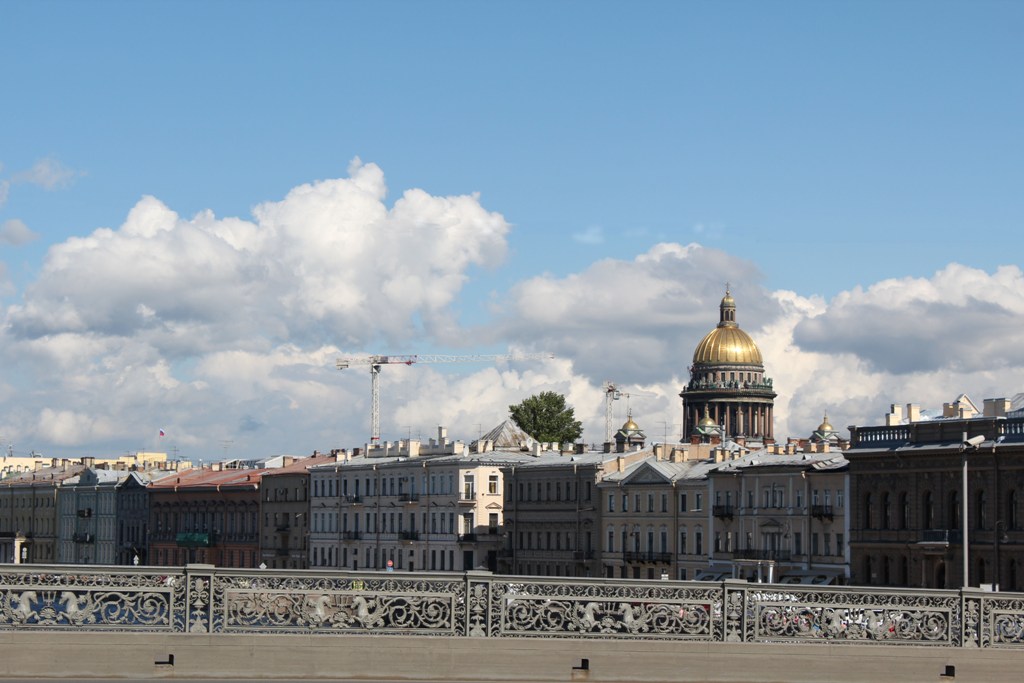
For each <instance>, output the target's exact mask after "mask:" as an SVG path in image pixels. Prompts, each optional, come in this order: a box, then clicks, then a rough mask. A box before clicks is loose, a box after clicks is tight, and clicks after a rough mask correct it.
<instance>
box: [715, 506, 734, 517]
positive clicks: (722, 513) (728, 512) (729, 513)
mask: <svg viewBox="0 0 1024 683" xmlns="http://www.w3.org/2000/svg"><path fill="white" fill-rule="evenodd" d="M711 514H713V515H714V516H715V517H717V518H718V519H732V518H733V514H734V511H733V507H732V505H713V506H711Z"/></svg>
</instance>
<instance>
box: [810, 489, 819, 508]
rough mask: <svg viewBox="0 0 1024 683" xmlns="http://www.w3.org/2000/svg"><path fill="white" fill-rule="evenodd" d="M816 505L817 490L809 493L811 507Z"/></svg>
mask: <svg viewBox="0 0 1024 683" xmlns="http://www.w3.org/2000/svg"><path fill="white" fill-rule="evenodd" d="M817 504H818V489H814V490H813V491H811V505H817Z"/></svg>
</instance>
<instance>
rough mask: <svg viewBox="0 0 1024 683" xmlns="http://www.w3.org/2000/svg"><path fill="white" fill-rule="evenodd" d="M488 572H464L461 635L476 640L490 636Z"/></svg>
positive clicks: (491, 577)
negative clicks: (464, 593) (463, 626)
mask: <svg viewBox="0 0 1024 683" xmlns="http://www.w3.org/2000/svg"><path fill="white" fill-rule="evenodd" d="M493 577H494V574H492V573H491V572H489V571H476V570H474V571H467V572H466V623H465V628H464V629H463V632H462V634H461V635H465V636H469V637H473V638H478V637H486V636H489V635H491V619H490V614H491V580H492V579H493Z"/></svg>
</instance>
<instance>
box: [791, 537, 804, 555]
mask: <svg viewBox="0 0 1024 683" xmlns="http://www.w3.org/2000/svg"><path fill="white" fill-rule="evenodd" d="M793 554H794V555H803V554H804V539H803V535H802V534H801V533H800V532H799V531H796V532H794V533H793Z"/></svg>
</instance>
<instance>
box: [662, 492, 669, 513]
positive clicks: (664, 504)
mask: <svg viewBox="0 0 1024 683" xmlns="http://www.w3.org/2000/svg"><path fill="white" fill-rule="evenodd" d="M661 511H662V512H668V494H667V493H663V494H661Z"/></svg>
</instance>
